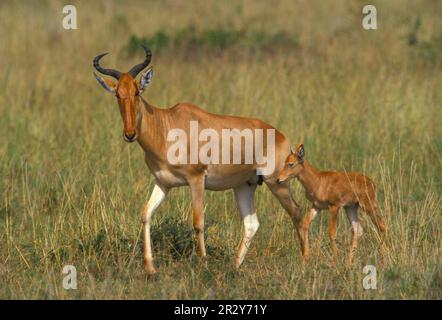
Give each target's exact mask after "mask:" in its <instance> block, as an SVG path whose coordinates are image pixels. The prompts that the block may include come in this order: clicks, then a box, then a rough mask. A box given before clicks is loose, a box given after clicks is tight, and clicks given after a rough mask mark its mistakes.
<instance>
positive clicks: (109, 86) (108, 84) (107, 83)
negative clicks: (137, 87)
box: [94, 72, 117, 93]
mask: <svg viewBox="0 0 442 320" xmlns="http://www.w3.org/2000/svg"><path fill="white" fill-rule="evenodd" d="M94 76H95V79H97V81H98V83H99V84H101V86H102V87H103V88H104V89H106V90H107V91H109V92H110V93H114V92H115V89H116V88H117V85H116V84H115V83H114V82H113V81H112V80H109V79H103V78H102V77H100V76H98V75H97V74H96V73H95V72H94Z"/></svg>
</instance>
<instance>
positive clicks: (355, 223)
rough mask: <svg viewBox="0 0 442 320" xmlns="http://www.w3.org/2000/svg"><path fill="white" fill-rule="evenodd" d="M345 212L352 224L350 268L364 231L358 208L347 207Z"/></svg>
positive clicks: (348, 258)
mask: <svg viewBox="0 0 442 320" xmlns="http://www.w3.org/2000/svg"><path fill="white" fill-rule="evenodd" d="M345 211H346V212H347V218H348V221H349V222H350V224H351V233H352V238H351V246H350V251H349V253H348V257H347V266H350V265H351V263H352V260H353V256H354V253H355V250H356V247H357V244H358V239H359V238H360V237H361V236H362V233H363V230H362V226H361V223H360V222H359V218H358V206H357V205H355V206H349V207H345Z"/></svg>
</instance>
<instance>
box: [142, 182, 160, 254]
mask: <svg viewBox="0 0 442 320" xmlns="http://www.w3.org/2000/svg"><path fill="white" fill-rule="evenodd" d="M165 197H166V193H165V192H164V191H163V189H161V188H160V187H159V186H158V185H155V187H154V188H153V191H152V194H151V196H150V198H149V201H148V202H147V204H146V206H145V207H144V212H143V224H144V258H145V259H146V260H147V261H152V244H151V239H150V221H151V218H152V215H153V213H154V211H155V209H156V208H158V206H159V205H160V203H161V202H162V201H163V200H164V198H165Z"/></svg>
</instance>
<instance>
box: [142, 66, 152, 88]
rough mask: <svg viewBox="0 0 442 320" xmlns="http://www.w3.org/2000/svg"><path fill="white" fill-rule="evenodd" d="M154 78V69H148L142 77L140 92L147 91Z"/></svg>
mask: <svg viewBox="0 0 442 320" xmlns="http://www.w3.org/2000/svg"><path fill="white" fill-rule="evenodd" d="M152 76H153V70H152V68H149V69H147V71H146V72H144V73H143V74H142V75H141V78H140V89H139V90H140V92H143V91H144V89H146V87H147V85H148V84H149V83H150V82H151V81H152Z"/></svg>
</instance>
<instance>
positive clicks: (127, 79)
mask: <svg viewBox="0 0 442 320" xmlns="http://www.w3.org/2000/svg"><path fill="white" fill-rule="evenodd" d="M144 49H145V53H146V59H145V61H144V62H143V63H141V64H138V65H136V66H135V67H133V68H132V69H131V70H130V71H129V72H127V73H121V72H119V71H117V70H113V69H103V68H102V67H101V66H100V64H99V61H100V59H101V58H102V57H103V56H104V55H105V54H101V55H98V56H97V57H96V58H95V59H94V67H95V69H96V70H97V71H99V72H100V73H102V74H104V75H109V76H111V77H113V78H115V79H116V80H118V82H117V83H115V82H113V81H112V80H110V79H103V78H101V77H99V76H97V75H95V77H96V79H97V80H98V82H99V83H100V84H101V85H102V86H103V88H104V89H106V90H107V91H109V92H111V93H113V94H114V95H115V97H116V98H117V101H118V105H119V108H120V113H121V116H122V118H123V124H124V131H123V137H124V139H125V140H126V141H127V142H133V141H138V143H139V145H140V146H141V148H142V149H143V151H144V153H145V162H146V164H147V166H148V168H149V170H150V172H151V173H152V174H153V176H154V177H155V182H156V185H155V187H154V189H153V192H152V195H151V197H150V199H149V201H148V202H147V204H146V205H145V207H144V208H143V215H142V219H143V224H144V261H145V266H146V270H147V271H148V272H149V273H154V272H155V269H154V265H153V262H152V259H153V256H152V243H151V238H150V225H151V218H152V214H153V213H154V211H155V209H156V208H157V207H158V206H159V205H160V203H161V202H162V201H163V199H164V198H165V196H166V194H167V192H168V191H169V190H170V189H171V188H173V187H179V186H189V187H190V189H191V196H192V210H193V225H194V228H195V231H196V236H197V243H198V253H199V255H200V256H205V255H206V250H205V245H204V214H203V198H204V190H205V189H208V190H227V189H234V193H235V198H236V201H237V205H238V208H239V211H240V215H241V218H242V219H243V224H244V231H243V233H244V234H243V238H242V241H241V244H240V248H239V250H238V254H237V257H236V266H237V267H239V266H240V265H241V263H242V262H243V259H244V256H245V254H246V252H247V250H248V247H249V245H250V242H251V240H252V238H253V236H254V234H255V233H256V231H257V230H258V227H259V222H258V218H257V215H256V211H255V208H254V204H253V198H254V193H255V190H256V188H257V185H258V184H259V183H260V182H261V181H264V182H265V183H266V185H267V186H268V187H269V188H270V190H271V192H272V193H273V194H274V195H275V196H276V198H277V199H278V200H279V201H280V203H281V204H282V206H283V207H284V208H285V210H286V211H287V212H288V214H289V215H290V217H291V219H292V222H293V223H294V226H295V230H296V231H297V235H298V237H299V227H300V221H301V216H300V209H299V206H298V205H297V203H296V202H295V201H294V200H293V198H292V196H291V193H290V185H289V183H282V184H279V183H277V182H276V177H277V175H278V172H279V171H280V170H281V169H282V168H283V166H284V159H285V156H286V155H287V153H288V152H289V150H290V143H289V141H288V140H287V139H286V138H285V137H284V135H282V134H281V133H280V132H279V131H277V130H275V129H274V128H273V127H272V126H270V125H268V124H266V123H264V122H262V121H260V120H258V119H252V118H244V117H236V116H223V115H216V114H212V113H209V112H206V111H204V110H202V109H200V108H198V107H197V106H194V105H192V104H189V103H179V104H177V105H175V106H173V107H171V108H167V109H160V108H157V107H154V106H153V105H151V104H149V103H147V102H146V101H145V100H144V99H143V98H142V97H141V93H142V92H143V91H144V90H145V88H146V86H147V85H148V84H149V83H150V82H151V80H152V75H153V72H152V69H147V71H145V72H144V73H142V75H141V78H140V81H139V82H137V81H136V80H135V78H136V76H137V75H138V73H140V72H141V71H142V70H143V69H145V68H146V67H147V66H148V65H149V63H150V60H151V57H152V53H151V51H150V50H149V49H148V48H144ZM195 122H196V123H197V124H198V130H199V132H201V133H202V132H203V131H204V130H206V129H207V130H206V131H205V132H206V133H212V134H218V135H219V136H222V134H223V130H226V129H231V130H236V131H235V132H240V133H241V132H245V131H247V130H255V131H257V132H258V131H260V132H261V133H263V134H264V136H265V135H266V133H268V131H269V130H271V131H272V132H273V131H274V146H273V147H274V148H273V150H272V152H274V155H273V156H274V168H273V169H272V170H271V172H265V171H263V170H262V164H260V163H258V162H257V161H255V160H254V161H253V162H244V159H245V158H247V155H246V154H245V152H244V150H242V151H241V160H242V161H241V163H227V164H226V163H219V162H211V163H206V162H203V161H201V159H198V158H197V161H196V162H195V161H193V162H192V161H190V162H187V163H171V161H169V159H168V149H169V148H170V147H171V145H172V144H173V142H171V141H169V139H168V137H169V135H170V133H171V132H172V131H174V132H176V131H177V130H178V132H186V133H187V132H189V131H191V126H192V123H195ZM192 139H193V140H194V139H195V137H194V138H192V137H191V138H190V139H188V140H187V142H186V145H185V146H184V147H185V149H186V150H187V151H189V152H191V151H192V142H194V141H193V140H192ZM260 147H262V148H263V149H264V152H267V153H269V148H268V143H267V142H265V141H264V142H263V143H262V145H261V146H260ZM212 151H216V150H215V149H212ZM218 151H220V153H224V154H225V153H226V152H227V155H228V156H230V155H232V157H233V156H234V153H235V149H234V147H232V146H229V147H228V148H227V149H225V148H224V149H223V150H218ZM299 239H300V237H299Z"/></svg>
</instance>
